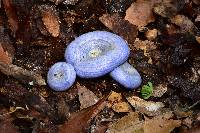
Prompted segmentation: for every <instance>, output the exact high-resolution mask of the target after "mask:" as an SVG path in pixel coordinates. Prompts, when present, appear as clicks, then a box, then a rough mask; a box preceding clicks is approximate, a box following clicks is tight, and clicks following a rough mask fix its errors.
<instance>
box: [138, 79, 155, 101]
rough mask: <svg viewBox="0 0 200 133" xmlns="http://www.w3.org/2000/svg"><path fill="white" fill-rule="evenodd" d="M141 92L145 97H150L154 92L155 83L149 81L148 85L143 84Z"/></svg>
mask: <svg viewBox="0 0 200 133" xmlns="http://www.w3.org/2000/svg"><path fill="white" fill-rule="evenodd" d="M140 92H141V95H142V97H143V98H144V99H148V98H149V97H151V95H152V93H153V84H152V83H151V82H148V83H147V85H143V86H142V89H141V91H140Z"/></svg>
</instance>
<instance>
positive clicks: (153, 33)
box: [145, 29, 158, 41]
mask: <svg viewBox="0 0 200 133" xmlns="http://www.w3.org/2000/svg"><path fill="white" fill-rule="evenodd" d="M157 35H158V30H157V29H152V30H148V31H147V32H145V36H146V38H147V39H148V40H150V41H152V40H154V39H156V37H157Z"/></svg>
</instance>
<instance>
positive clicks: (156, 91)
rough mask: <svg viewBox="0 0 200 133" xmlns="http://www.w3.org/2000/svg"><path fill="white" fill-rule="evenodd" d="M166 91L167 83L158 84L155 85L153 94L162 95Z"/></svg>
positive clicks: (155, 95)
mask: <svg viewBox="0 0 200 133" xmlns="http://www.w3.org/2000/svg"><path fill="white" fill-rule="evenodd" d="M165 92H167V84H158V85H156V86H154V89H153V94H152V95H153V96H154V97H162V95H163V94H165Z"/></svg>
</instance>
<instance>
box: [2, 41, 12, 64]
mask: <svg viewBox="0 0 200 133" xmlns="http://www.w3.org/2000/svg"><path fill="white" fill-rule="evenodd" d="M4 47H7V50H6V48H4ZM13 56H14V48H13V47H12V46H11V45H9V44H6V45H3V43H0V57H1V58H0V61H1V62H4V63H6V64H12V60H13Z"/></svg>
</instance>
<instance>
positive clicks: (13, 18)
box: [2, 0, 19, 36]
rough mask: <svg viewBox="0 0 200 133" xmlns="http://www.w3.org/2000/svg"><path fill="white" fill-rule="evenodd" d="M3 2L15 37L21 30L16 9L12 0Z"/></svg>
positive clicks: (3, 0)
mask: <svg viewBox="0 0 200 133" xmlns="http://www.w3.org/2000/svg"><path fill="white" fill-rule="evenodd" d="M2 2H3V5H4V8H5V11H6V15H7V17H8V22H9V24H10V29H11V30H12V32H13V35H14V36H15V33H16V32H17V30H18V29H19V24H18V18H17V15H16V11H15V8H14V7H13V5H12V0H2Z"/></svg>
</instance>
